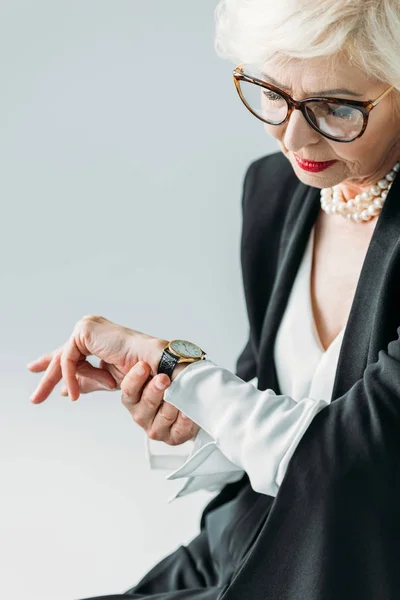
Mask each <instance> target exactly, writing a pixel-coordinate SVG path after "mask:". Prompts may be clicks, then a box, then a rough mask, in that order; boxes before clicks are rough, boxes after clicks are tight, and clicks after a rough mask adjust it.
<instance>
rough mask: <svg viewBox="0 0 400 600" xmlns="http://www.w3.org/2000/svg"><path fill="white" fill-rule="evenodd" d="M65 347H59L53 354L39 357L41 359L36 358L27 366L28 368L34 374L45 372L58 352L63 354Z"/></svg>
mask: <svg viewBox="0 0 400 600" xmlns="http://www.w3.org/2000/svg"><path fill="white" fill-rule="evenodd" d="M63 347H64V344H62V345H61V346H58V347H57V348H55V349H54V350H52V352H48V353H47V354H43V355H42V356H39V358H36V359H35V360H33V361H31V362H29V363H28V364H27V365H26V366H27V368H28V369H29V370H30V371H32V372H33V373H40V372H41V371H44V370H45V369H47V367H48V366H49V364H50V362H51V360H52V358H53V357H54V356H55V355H56V354H57V352H61V351H62V349H63Z"/></svg>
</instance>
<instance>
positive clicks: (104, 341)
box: [28, 315, 168, 404]
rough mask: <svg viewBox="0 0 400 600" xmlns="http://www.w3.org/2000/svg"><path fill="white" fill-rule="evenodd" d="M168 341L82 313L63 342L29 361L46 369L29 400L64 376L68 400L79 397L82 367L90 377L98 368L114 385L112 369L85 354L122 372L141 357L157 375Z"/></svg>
mask: <svg viewBox="0 0 400 600" xmlns="http://www.w3.org/2000/svg"><path fill="white" fill-rule="evenodd" d="M167 344H168V340H163V339H159V338H155V337H152V336H150V335H146V334H145V333H142V332H140V331H135V330H133V329H129V328H127V327H123V326H122V325H117V324H116V323H112V322H111V321H108V320H107V319H105V318H104V317H99V316H94V315H87V316H85V317H82V319H80V320H79V321H78V322H77V323H76V325H75V327H74V329H73V332H72V334H71V336H70V338H69V339H68V340H67V341H66V342H65V344H63V345H62V346H59V347H58V348H57V349H56V350H53V352H51V353H50V354H47V355H44V356H41V357H39V358H38V359H37V360H35V361H33V362H31V363H29V365H28V368H29V369H30V370H31V371H33V372H40V371H43V370H44V369H46V373H45V374H44V376H43V377H42V379H41V381H40V383H39V385H38V386H37V388H36V390H35V392H34V393H33V394H32V396H31V398H30V400H31V402H32V403H34V404H40V403H41V402H43V401H44V400H46V398H48V396H49V395H50V394H51V392H52V391H53V389H54V388H55V386H56V385H57V384H58V383H59V381H61V379H64V382H65V385H66V388H67V390H68V395H69V397H70V398H71V400H78V398H79V396H80V389H79V383H78V379H77V378H78V376H79V373H82V374H83V373H84V372H85V371H86V373H87V374H88V375H89V377H90V372H92V373H93V374H95V372H96V371H98V372H101V377H102V378H103V382H104V383H105V384H106V385H107V384H110V386H112V384H113V383H114V385H115V383H116V382H115V381H114V379H113V377H112V375H111V373H110V372H107V371H106V370H102V369H97V368H96V367H93V366H92V365H90V363H89V362H88V361H87V360H86V357H87V356H97V357H98V358H100V359H102V363H103V364H104V363H107V364H108V365H110V368H109V371H111V372H112V368H113V367H114V368H115V369H116V370H117V371H119V372H120V373H122V374H123V375H126V374H127V373H128V372H129V371H130V369H131V368H132V367H133V366H134V365H135V364H136V363H137V362H139V361H140V360H143V361H145V362H147V363H148V364H149V365H150V369H151V375H152V376H153V377H154V376H155V375H157V367H158V364H159V362H160V359H161V355H162V351H163V348H165V346H166V345H167ZM97 378H98V380H100V378H99V377H97Z"/></svg>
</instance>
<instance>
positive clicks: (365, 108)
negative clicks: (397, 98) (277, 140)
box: [233, 63, 395, 143]
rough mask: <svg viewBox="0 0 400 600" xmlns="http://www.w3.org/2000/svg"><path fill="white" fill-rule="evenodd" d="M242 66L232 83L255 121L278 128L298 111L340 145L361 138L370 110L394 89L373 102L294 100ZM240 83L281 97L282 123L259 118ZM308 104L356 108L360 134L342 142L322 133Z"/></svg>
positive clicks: (340, 99) (237, 68) (333, 99)
mask: <svg viewBox="0 0 400 600" xmlns="http://www.w3.org/2000/svg"><path fill="white" fill-rule="evenodd" d="M243 65H244V63H241V64H240V65H238V66H237V67H236V68H235V69H234V70H233V81H234V83H235V86H236V90H237V92H238V94H239V96H240V99H241V100H242V102H243V104H244V105H245V106H246V108H248V110H249V111H250V112H251V113H252V114H253V115H254V116H255V117H257V119H260V121H263V122H264V123H267V124H268V125H275V126H279V125H282V124H283V123H286V121H288V120H289V118H290V115H291V114H292V112H293V110H300V111H301V112H302V114H303V115H304V118H305V119H306V120H307V122H308V123H309V124H310V126H311V127H312V128H313V129H314V130H315V131H317V132H318V133H319V134H321V135H322V136H324V137H326V138H328V139H330V140H333V141H335V142H342V143H348V142H353V141H354V140H356V139H357V138H359V137H361V136H362V135H363V133H364V131H365V129H366V127H367V124H368V118H369V114H370V112H371V110H372V109H373V108H375V106H376V105H377V104H378V103H379V102H380V101H381V100H383V98H385V96H386V95H387V94H389V92H391V90H392V89H394V87H395V86H394V85H392V86H390V87H389V88H388V89H387V90H386V91H384V92H383V93H382V94H380V96H378V98H376V99H375V100H365V101H360V100H345V99H342V98H333V97H324V96H312V97H309V98H304V100H294V98H292V97H291V96H289V94H287V93H286V92H284V91H283V90H281V89H280V88H278V87H276V86H275V85H272V84H271V83H266V82H265V81H263V80H262V79H258V78H257V77H252V76H251V75H248V74H246V73H245V72H244V69H243ZM241 81H245V82H247V83H252V84H254V85H257V86H260V87H262V88H265V89H267V90H269V91H272V92H274V93H275V94H278V95H279V96H281V97H282V98H283V99H284V100H285V101H286V103H287V107H288V109H287V114H286V117H285V118H284V119H283V121H281V122H280V123H271V122H270V121H267V120H266V119H263V117H261V116H260V115H259V114H258V113H257V112H256V111H255V110H254V109H253V108H252V107H251V106H250V104H248V102H247V101H246V98H245V97H244V95H243V93H242V90H241V87H240V82H241ZM309 102H327V103H329V104H330V105H332V104H333V105H335V104H336V105H341V106H348V107H352V108H356V109H357V110H359V111H360V112H361V113H362V116H363V125H362V128H361V131H360V133H358V134H357V135H356V136H354V137H353V138H352V139H349V140H347V139H346V140H344V139H340V138H337V137H335V136H332V135H330V134H329V133H326V132H324V131H322V130H321V129H319V127H318V126H317V125H316V124H315V123H314V122H313V120H312V119H311V117H310V115H309V114H308V112H307V108H306V107H307V104H308V103H309Z"/></svg>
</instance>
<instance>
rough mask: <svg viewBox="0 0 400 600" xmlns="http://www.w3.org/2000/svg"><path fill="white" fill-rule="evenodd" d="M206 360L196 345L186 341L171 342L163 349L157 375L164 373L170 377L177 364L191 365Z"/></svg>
mask: <svg viewBox="0 0 400 600" xmlns="http://www.w3.org/2000/svg"><path fill="white" fill-rule="evenodd" d="M206 358H207V354H206V353H205V352H203V350H202V349H201V348H199V346H196V344H193V343H192V342H188V341H187V340H172V342H169V343H168V344H167V345H166V346H165V348H164V349H163V353H162V355H161V360H160V362H159V365H158V370H157V373H166V374H167V375H168V377H171V375H172V372H173V370H174V369H175V367H176V365H177V364H178V363H193V362H196V361H198V360H205V359H206Z"/></svg>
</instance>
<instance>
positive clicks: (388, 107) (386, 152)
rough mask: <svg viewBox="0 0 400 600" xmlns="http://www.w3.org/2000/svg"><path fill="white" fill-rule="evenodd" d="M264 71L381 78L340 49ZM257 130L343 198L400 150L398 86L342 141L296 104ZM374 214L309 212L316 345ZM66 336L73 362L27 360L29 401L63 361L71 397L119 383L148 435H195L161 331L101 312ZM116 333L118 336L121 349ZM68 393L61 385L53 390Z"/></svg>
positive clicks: (331, 84) (370, 84) (283, 81)
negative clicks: (165, 366)
mask: <svg viewBox="0 0 400 600" xmlns="http://www.w3.org/2000/svg"><path fill="white" fill-rule="evenodd" d="M264 71H265V72H266V73H268V75H269V76H270V77H272V78H273V79H274V81H272V80H271V83H276V84H277V85H280V87H282V88H283V89H286V90H287V91H288V92H289V94H290V95H291V96H292V97H294V98H295V99H297V100H301V99H303V98H305V97H307V96H312V95H316V91H322V90H325V89H333V88H348V89H351V90H353V91H354V92H357V93H359V94H361V96H358V98H359V99H360V100H367V99H375V98H376V97H378V96H379V95H380V94H381V93H382V92H383V91H384V90H386V89H387V87H389V84H387V83H383V82H379V81H375V80H372V79H370V78H368V77H367V76H366V75H365V73H363V72H362V71H361V70H360V69H358V68H356V67H355V66H353V65H351V64H350V63H349V61H348V60H347V59H346V57H345V55H344V54H341V55H338V56H336V57H333V59H332V60H331V64H330V65H329V67H328V63H327V60H326V59H323V58H318V59H308V60H306V61H299V60H291V61H290V62H289V63H286V64H285V66H282V65H281V64H279V62H278V61H276V62H272V61H269V62H268V63H266V64H265V65H264ZM277 82H278V83H277ZM321 95H322V94H321ZM323 95H328V94H323ZM335 95H338V94H335ZM340 97H342V98H348V99H352V98H355V96H352V95H349V94H340ZM265 130H266V132H267V133H268V134H269V135H271V136H272V137H274V138H275V139H276V140H277V141H278V144H279V147H280V149H281V151H282V153H283V154H284V155H285V156H286V158H287V159H288V160H289V161H290V163H291V165H292V167H293V170H294V172H295V173H296V175H297V177H298V178H299V179H300V180H301V181H302V182H303V183H305V184H306V185H309V186H312V187H317V188H325V187H332V186H334V185H339V186H340V188H341V189H342V191H343V195H344V198H345V199H346V200H349V199H350V198H354V196H355V195H356V194H358V193H361V192H362V191H364V190H368V189H369V187H370V186H371V185H373V184H375V183H376V182H377V181H378V180H379V179H381V178H383V177H384V176H385V175H386V173H388V172H389V171H390V170H391V168H392V167H393V165H394V164H395V163H396V162H397V160H398V159H399V158H400V135H399V134H398V135H394V132H400V99H399V94H398V92H397V91H395V90H393V91H392V92H391V93H390V94H389V95H388V96H386V97H385V98H384V99H383V100H382V101H381V102H380V103H379V104H378V105H377V106H376V107H375V108H374V109H373V111H372V112H371V115H370V119H369V123H368V126H367V129H366V131H365V133H364V134H363V136H362V137H361V138H359V139H357V140H355V141H354V142H350V143H348V144H343V143H339V142H333V141H331V140H328V139H327V138H324V137H323V136H321V135H320V134H318V133H317V132H316V131H314V130H313V129H312V128H311V127H310V126H309V125H308V123H307V121H306V120H305V119H304V117H303V115H302V114H301V112H300V111H294V113H293V114H292V115H291V117H290V119H289V121H288V122H287V123H285V124H284V125H282V126H279V127H273V126H269V125H267V124H265ZM294 154H297V155H298V156H299V157H300V158H302V159H308V160H314V161H329V160H336V161H337V162H336V163H335V164H334V165H333V166H332V167H330V168H329V169H327V170H325V171H322V172H321V173H309V172H306V171H304V170H302V169H301V168H300V167H299V166H298V164H297V162H296V160H295V158H294ZM378 218H379V217H375V218H373V219H371V220H370V221H368V222H366V223H353V222H349V221H347V220H346V219H343V217H340V216H336V215H335V216H332V215H326V214H325V213H324V211H322V210H321V211H320V214H319V216H318V218H317V221H316V223H315V244H314V252H313V261H312V271H311V287H310V292H311V302H312V307H313V313H314V321H315V325H316V330H317V335H318V337H319V340H320V343H321V346H322V347H323V349H327V348H328V347H329V345H330V343H331V342H332V340H333V339H334V338H335V337H336V335H337V334H338V332H339V331H340V329H341V328H342V327H343V325H344V324H345V323H346V320H347V318H348V314H349V310H350V308H351V303H352V299H353V296H354V292H355V289H356V284H357V281H358V278H359V274H360V269H361V267H362V264H363V261H364V258H365V253H366V251H367V249H368V245H369V242H370V239H371V236H372V233H373V230H374V228H375V226H376V222H377V220H378ZM338 299H340V302H338ZM88 331H90V332H92V334H93V331H96V334H93V335H90V336H89V335H88ZM88 339H90V340H92V342H93V343H94V342H96V344H98V345H99V347H101V353H100V354H99V353H98V352H97V351H96V349H95V348H91V347H86V341H87V340H88ZM132 339H134V340H135V342H134V343H132ZM71 340H73V342H74V347H75V354H76V358H75V359H74V361H75V363H76V364H75V363H74V367H73V369H72V366H71V365H72V363H71V361H69V359H68V360H67V358H66V356H65V351H64V355H63V356H61V355H62V353H61V352H60V349H56V350H54V351H53V352H51V353H49V354H46V355H44V356H42V357H40V358H39V359H37V360H36V361H34V362H33V363H31V364H30V365H29V366H28V368H29V369H30V370H31V371H32V372H34V373H39V372H43V371H46V374H45V376H44V379H43V380H42V382H41V383H40V385H39V387H38V390H37V391H36V397H35V400H34V403H40V402H42V401H43V400H44V399H46V398H47V396H48V395H49V394H50V393H51V391H52V389H53V388H54V385H56V383H57V382H58V381H59V380H61V379H63V380H64V377H63V375H64V371H65V370H64V371H63V372H61V370H60V366H59V365H60V362H61V364H63V363H64V364H65V365H67V366H68V365H69V366H68V369H69V370H70V374H69V375H68V373H66V371H65V373H66V380H67V383H69V387H70V388H71V386H72V387H73V388H74V390H75V391H74V392H73V394H72V399H77V397H79V393H82V394H85V393H90V392H92V391H96V390H104V389H110V390H115V389H120V390H121V391H122V403H123V404H124V406H126V408H127V409H128V410H129V412H130V414H131V416H132V418H133V419H134V421H135V422H136V423H137V424H138V425H139V426H140V427H142V428H143V429H144V430H145V431H146V432H147V434H148V436H149V437H150V438H152V439H156V440H162V441H165V442H166V443H168V444H172V445H176V444H181V443H183V442H185V441H187V440H188V439H191V438H193V437H194V436H195V435H196V433H197V431H198V429H199V428H198V426H197V425H196V424H194V423H193V422H192V421H191V420H190V419H188V418H185V417H184V415H182V413H180V412H179V411H178V410H177V409H176V408H175V407H173V406H172V405H170V404H168V403H166V402H164V401H163V395H164V391H165V389H166V388H167V387H168V386H169V385H170V383H171V380H170V379H169V377H168V376H167V375H165V374H162V375H157V374H156V370H157V365H158V362H159V360H160V357H161V352H162V348H163V347H164V346H165V345H166V343H167V341H166V340H162V339H157V338H152V337H151V336H146V335H145V334H141V333H140V332H136V331H132V330H128V329H127V328H125V327H120V326H118V325H116V324H113V323H111V322H109V321H107V320H106V319H104V318H103V317H90V318H89V319H88V318H86V317H85V318H84V319H83V320H81V321H80V322H78V324H77V326H76V327H75V329H74V333H73V335H72V336H71ZM124 340H126V344H125V349H124V352H122V351H121V347H122V348H123V347H124ZM96 344H94V345H96ZM61 348H62V347H61ZM127 349H128V350H127ZM133 350H134V352H133ZM89 355H95V356H99V357H100V358H102V361H101V363H100V368H95V367H92V366H91V365H90V364H89V363H88V362H87V361H86V360H85V357H86V356H89ZM140 365H141V366H143V367H144V369H145V370H144V373H143V374H139V373H138V372H137V367H138V366H140ZM186 366H187V365H185V364H182V365H178V366H177V367H176V368H175V370H174V373H173V376H172V381H173V380H174V379H175V378H176V377H177V376H178V375H179V373H180V372H181V371H182V370H183V369H185V368H186ZM71 369H72V370H71ZM51 373H53V375H51ZM49 374H50V375H49ZM49 381H50V383H49ZM74 381H75V383H74ZM158 381H159V382H161V383H163V384H164V385H165V387H164V389H162V390H160V389H158V388H157V386H156V382H158ZM78 392H79V393H78ZM67 394H68V390H67V387H66V386H64V388H63V389H62V391H61V395H67Z"/></svg>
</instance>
